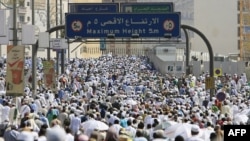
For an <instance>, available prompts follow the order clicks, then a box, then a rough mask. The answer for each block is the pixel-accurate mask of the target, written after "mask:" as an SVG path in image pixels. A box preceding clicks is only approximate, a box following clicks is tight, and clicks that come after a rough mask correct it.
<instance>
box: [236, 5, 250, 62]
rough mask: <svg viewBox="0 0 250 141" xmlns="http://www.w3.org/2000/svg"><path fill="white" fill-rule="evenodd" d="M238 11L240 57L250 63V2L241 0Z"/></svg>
mask: <svg viewBox="0 0 250 141" xmlns="http://www.w3.org/2000/svg"><path fill="white" fill-rule="evenodd" d="M238 10H239V14H238V23H239V28H238V35H239V41H238V47H239V50H240V54H239V56H240V58H241V59H242V60H244V61H250V0H239V1H238Z"/></svg>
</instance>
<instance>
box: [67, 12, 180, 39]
mask: <svg viewBox="0 0 250 141" xmlns="http://www.w3.org/2000/svg"><path fill="white" fill-rule="evenodd" d="M180 18H181V14H180V13H179V12H173V13H150V14H147V13H144V14H139V13H129V14H128V13H112V14H109V13H106V14H100V13H93V14H92V13H88V14H78V13H68V14H66V16H65V19H66V26H65V29H66V38H69V39H70V38H109V37H113V38H126V37H127V38H131V37H140V38H141V37H143V38H145V37H176V38H179V37H180V36H181V34H180V25H181V22H180Z"/></svg>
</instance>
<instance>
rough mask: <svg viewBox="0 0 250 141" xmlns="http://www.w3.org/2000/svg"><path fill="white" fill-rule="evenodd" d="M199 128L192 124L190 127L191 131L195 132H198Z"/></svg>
mask: <svg viewBox="0 0 250 141" xmlns="http://www.w3.org/2000/svg"><path fill="white" fill-rule="evenodd" d="M199 130H200V127H199V126H198V125H193V126H192V128H191V131H192V132H196V133H197V132H199Z"/></svg>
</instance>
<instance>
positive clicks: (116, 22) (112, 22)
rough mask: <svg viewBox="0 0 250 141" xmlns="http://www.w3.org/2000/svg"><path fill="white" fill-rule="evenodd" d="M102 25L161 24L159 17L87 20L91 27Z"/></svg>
mask: <svg viewBox="0 0 250 141" xmlns="http://www.w3.org/2000/svg"><path fill="white" fill-rule="evenodd" d="M96 24H98V25H100V26H102V27H105V26H112V25H124V26H127V27H129V26H131V25H148V26H150V25H156V24H159V18H151V19H147V18H143V19H140V20H138V19H133V18H130V19H127V18H113V19H112V20H108V21H105V22H98V19H94V20H93V21H91V20H89V21H88V22H87V27H89V26H90V25H96Z"/></svg>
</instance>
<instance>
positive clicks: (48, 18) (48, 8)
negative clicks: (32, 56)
mask: <svg viewBox="0 0 250 141" xmlns="http://www.w3.org/2000/svg"><path fill="white" fill-rule="evenodd" d="M49 11H50V3H49V0H47V30H49V29H50V12H49ZM47 59H48V60H50V45H49V48H48V49H47Z"/></svg>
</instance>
